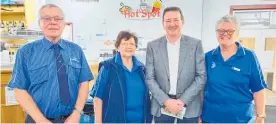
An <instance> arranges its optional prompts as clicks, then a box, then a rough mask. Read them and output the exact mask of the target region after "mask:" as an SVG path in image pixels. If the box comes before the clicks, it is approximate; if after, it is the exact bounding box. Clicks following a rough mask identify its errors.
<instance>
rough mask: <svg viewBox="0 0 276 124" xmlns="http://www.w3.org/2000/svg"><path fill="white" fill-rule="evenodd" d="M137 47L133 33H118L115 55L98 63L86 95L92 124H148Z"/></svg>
mask: <svg viewBox="0 0 276 124" xmlns="http://www.w3.org/2000/svg"><path fill="white" fill-rule="evenodd" d="M137 44H138V39H137V37H136V36H135V35H134V34H133V33H130V32H128V31H121V32H120V33H119V35H118V36H117V40H116V43H115V47H116V49H117V51H118V52H117V53H116V55H115V56H114V57H113V58H111V59H109V60H106V61H103V62H101V63H100V66H99V68H100V71H99V75H98V78H97V80H96V83H95V84H94V86H93V89H92V92H91V94H90V95H91V96H92V97H94V115H95V123H151V119H152V117H151V115H150V97H149V91H148V89H147V87H146V84H145V74H144V65H143V64H142V63H141V62H140V61H139V60H137V59H136V57H135V56H134V53H135V51H136V48H137Z"/></svg>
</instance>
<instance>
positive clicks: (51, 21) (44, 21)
mask: <svg viewBox="0 0 276 124" xmlns="http://www.w3.org/2000/svg"><path fill="white" fill-rule="evenodd" d="M39 24H40V28H41V30H42V32H43V33H44V35H45V36H46V37H52V38H56V37H60V36H61V34H62V32H63V29H64V25H65V22H64V20H63V13H62V11H61V10H60V9H59V8H56V7H46V8H43V9H42V10H41V12H40V20H39Z"/></svg>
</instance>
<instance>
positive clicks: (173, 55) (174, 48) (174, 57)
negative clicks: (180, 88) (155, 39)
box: [167, 37, 181, 95]
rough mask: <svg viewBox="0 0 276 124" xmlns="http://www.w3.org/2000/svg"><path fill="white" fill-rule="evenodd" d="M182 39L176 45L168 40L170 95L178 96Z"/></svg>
mask: <svg viewBox="0 0 276 124" xmlns="http://www.w3.org/2000/svg"><path fill="white" fill-rule="evenodd" d="M180 39H181V37H180V38H179V39H178V40H177V41H176V42H175V43H174V44H172V43H170V42H169V40H168V38H167V50H168V59H169V70H170V92H169V94H170V95H176V88H177V75H178V63H179V50H180Z"/></svg>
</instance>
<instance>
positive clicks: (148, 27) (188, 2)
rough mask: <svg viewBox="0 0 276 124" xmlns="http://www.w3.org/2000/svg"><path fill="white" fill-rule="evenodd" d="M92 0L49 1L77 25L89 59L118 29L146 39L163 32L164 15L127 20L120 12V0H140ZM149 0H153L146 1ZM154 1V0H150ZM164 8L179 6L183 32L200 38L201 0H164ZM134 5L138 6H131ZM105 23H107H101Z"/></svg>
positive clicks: (77, 37) (133, 1)
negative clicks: (104, 34) (91, 0)
mask: <svg viewBox="0 0 276 124" xmlns="http://www.w3.org/2000/svg"><path fill="white" fill-rule="evenodd" d="M99 1H100V2H99V3H93V2H90V3H89V2H83V3H80V2H75V0H46V3H53V4H56V5H58V6H60V7H61V8H62V9H63V11H64V13H65V20H66V21H67V22H72V23H73V25H74V38H75V42H77V43H78V44H80V45H81V46H84V47H86V48H88V47H89V49H87V50H86V51H85V53H87V58H88V59H92V58H95V57H98V52H99V49H100V48H102V47H103V45H102V41H103V40H114V39H116V36H117V34H118V32H119V31H121V30H125V29H128V30H130V31H133V32H136V33H137V35H138V36H141V37H144V39H148V40H151V39H154V38H157V37H160V36H161V35H163V34H164V31H163V28H162V22H161V18H159V19H153V20H145V21H141V20H140V21H139V20H138V21H137V20H127V19H125V18H124V17H123V16H122V15H121V14H120V12H119V8H120V7H121V6H120V2H123V3H124V4H125V5H126V4H131V5H136V4H137V5H139V3H140V0H131V1H130V0H99ZM147 1H150V0H147ZM151 1H155V0H151ZM163 2H164V4H163V5H164V7H166V6H179V7H180V8H181V9H182V10H183V12H184V16H185V26H184V29H183V32H184V33H185V34H187V35H190V36H193V37H196V38H199V39H201V25H202V0H163ZM131 7H134V8H135V6H131ZM103 22H106V24H102V23H103ZM105 30H106V31H107V34H108V35H107V36H103V37H96V36H95V34H96V33H99V32H105Z"/></svg>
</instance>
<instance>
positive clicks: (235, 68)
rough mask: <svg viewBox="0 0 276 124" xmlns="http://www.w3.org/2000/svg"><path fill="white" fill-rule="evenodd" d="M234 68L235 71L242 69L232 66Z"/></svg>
mask: <svg viewBox="0 0 276 124" xmlns="http://www.w3.org/2000/svg"><path fill="white" fill-rule="evenodd" d="M232 69H233V70H235V71H241V69H239V68H237V67H232Z"/></svg>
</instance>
